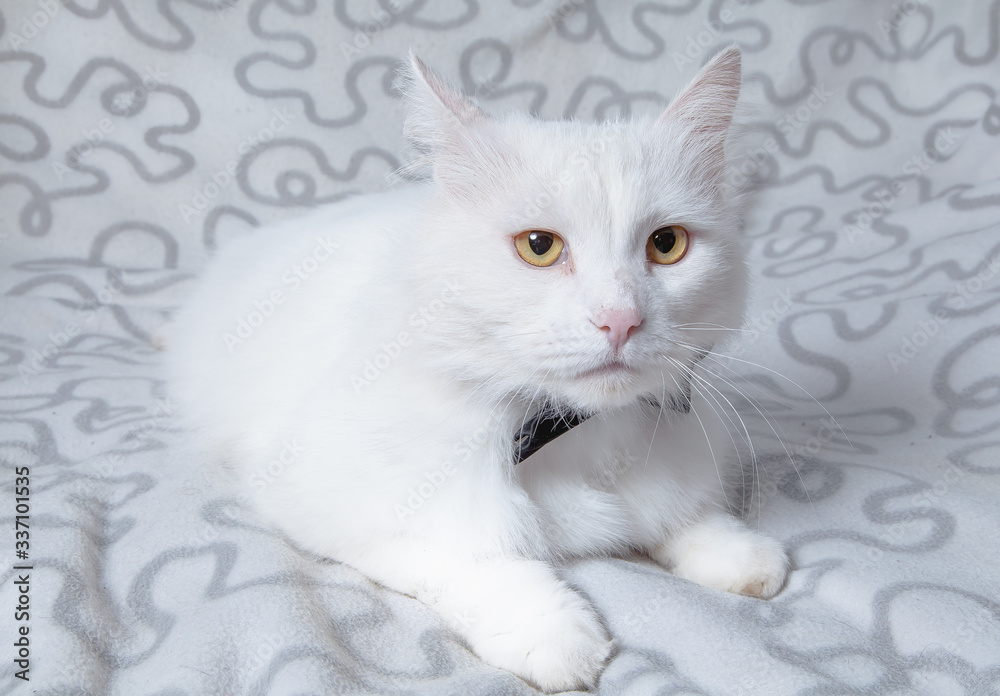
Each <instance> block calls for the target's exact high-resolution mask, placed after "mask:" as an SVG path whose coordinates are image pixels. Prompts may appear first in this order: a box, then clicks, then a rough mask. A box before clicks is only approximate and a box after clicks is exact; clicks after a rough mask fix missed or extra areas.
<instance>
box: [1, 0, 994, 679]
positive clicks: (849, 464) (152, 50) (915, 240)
mask: <svg viewBox="0 0 1000 696" xmlns="http://www.w3.org/2000/svg"><path fill="white" fill-rule="evenodd" d="M998 37H1000V1H998V0H992V1H989V2H987V1H986V0H977V1H969V2H947V1H946V0H899V1H898V2H891V1H890V0H882V1H871V2H865V1H862V0H854V1H851V2H823V1H822V0H818V1H817V0H809V1H807V0H787V1H781V0H770V1H768V2H763V1H760V0H714V1H713V2H698V0H680V1H675V0H668V1H666V2H641V3H639V2H637V3H628V4H626V3H623V2H614V1H613V0H559V1H556V0H553V1H551V2H546V1H543V0H497V1H495V2H494V1H493V0H490V1H489V2H487V1H486V0H434V1H433V2H424V1H423V0H324V1H322V2H317V1H316V0H253V1H250V0H158V2H155V3H154V2H145V1H142V0H4V1H3V2H2V4H0V463H2V464H3V467H2V471H3V474H2V476H3V478H2V481H0V491H2V493H0V519H2V528H3V533H2V535H0V580H2V582H0V645H2V646H3V647H0V665H2V671H0V693H5V694H8V693H9V694H29V693H30V694H45V695H47V696H56V695H65V696H70V695H73V694H115V695H122V696H132V695H138V694H144V695H149V696H153V695H156V696H168V695H169V696H181V695H182V694H183V695H189V696H194V695H201V694H219V695H224V694H225V695H229V694H274V695H278V694H400V695H402V694H456V695H463V696H464V695H468V694H529V693H534V691H533V690H532V689H531V688H530V687H529V686H527V685H526V684H525V683H523V682H521V681H520V680H518V679H517V678H515V677H514V676H512V675H510V674H507V673H505V672H502V671H500V670H497V669H493V668H490V667H488V666H486V665H484V664H483V663H482V662H480V661H479V660H478V659H476V657H475V656H474V655H472V654H471V653H470V652H469V651H468V649H467V648H466V647H465V646H463V645H462V644H461V642H460V641H459V640H458V639H457V638H456V636H454V635H453V634H451V633H449V632H448V631H447V630H446V629H445V628H444V627H443V625H442V623H441V622H440V620H438V618H437V617H436V616H435V615H434V614H433V613H432V612H431V611H430V610H429V609H427V608H426V607H424V606H423V605H421V604H420V603H418V602H416V601H414V600H412V599H410V598H408V597H404V596H400V595H398V594H395V593H393V592H389V591H386V590H384V589H382V588H380V587H378V586H376V585H374V584H373V583H371V582H369V581H368V580H367V579H366V578H365V577H363V576H361V575H360V574H359V573H357V572H356V571H354V570H353V569H352V568H350V567H346V566H343V565H340V564H338V563H335V562H332V561H329V560H327V559H322V558H315V557H311V556H309V555H307V554H304V553H302V552H301V551H299V550H297V549H296V548H295V547H294V546H293V545H291V544H289V543H288V542H287V541H286V540H285V539H283V538H281V537H280V536H278V535H277V534H276V533H275V532H273V531H271V530H270V529H268V528H266V527H264V526H262V525H261V524H260V523H259V522H258V521H257V520H256V519H255V518H254V516H253V514H252V513H251V512H250V511H248V510H246V509H244V508H243V507H241V506H240V505H238V504H237V503H236V502H235V501H232V500H228V499H226V498H224V497H219V496H217V495H215V494H212V493H211V488H210V487H209V486H207V485H206V482H205V480H204V476H203V474H202V473H201V468H200V464H201V460H200V458H199V455H197V454H193V453H190V452H188V451H187V450H186V449H185V438H184V435H183V433H182V432H180V431H179V430H178V428H177V424H176V421H175V418H174V413H173V407H172V405H171V403H170V401H169V399H168V398H166V395H165V392H164V388H163V383H162V379H161V376H160V372H159V366H160V363H161V355H160V353H158V352H157V350H156V349H155V348H154V347H153V344H152V339H151V337H152V336H153V335H154V334H155V332H156V331H157V329H158V328H159V327H161V326H162V325H163V324H164V323H165V321H166V320H167V319H168V317H169V313H170V311H171V309H172V308H174V307H176V306H177V305H178V304H179V303H180V302H181V301H182V300H183V297H184V293H185V291H186V289H187V288H188V287H189V286H190V280H191V279H192V278H193V277H194V276H195V275H197V274H198V272H199V270H200V269H201V268H202V267H203V265H204V264H205V263H206V261H207V260H208V258H209V257H210V256H211V253H212V251H213V249H215V248H217V247H220V246H222V245H224V244H226V243H227V241H228V240H231V239H233V238H235V237H238V236H240V235H243V234H245V233H246V232H247V231H248V230H250V229H252V228H255V227H257V226H260V225H263V224H265V223H268V222H270V221H273V220H277V219H281V218H286V217H289V216H292V215H295V214H297V213H299V212H300V211H303V210H305V209H306V208H308V207H310V206H315V205H318V204H322V203H326V202H330V201H335V200H337V199H340V198H343V197H345V196H349V195H351V194H354V193H356V192H361V191H373V190H377V189H380V188H384V187H386V186H388V185H391V182H392V179H393V177H392V172H393V171H394V170H395V169H396V167H397V166H398V165H399V164H400V163H401V162H402V161H404V158H405V150H404V145H403V140H402V134H401V115H400V108H399V99H398V95H397V94H396V93H395V92H394V90H393V87H392V77H393V74H394V70H395V68H396V66H398V65H399V62H400V60H401V59H402V58H403V57H404V56H405V55H406V52H407V50H408V49H409V48H410V47H413V48H414V49H415V50H416V51H417V53H418V54H419V55H421V56H422V57H423V58H424V59H425V60H426V61H427V62H428V63H429V64H431V65H433V66H435V67H436V68H438V69H439V70H440V71H442V72H443V73H444V74H446V75H449V76H451V77H452V78H454V79H457V80H459V81H460V83H461V85H462V87H463V88H464V89H465V90H466V91H467V92H468V93H470V94H475V95H477V96H478V97H479V99H480V101H481V102H482V103H483V104H484V105H485V107H486V108H488V109H492V110H504V109H520V110H529V111H533V112H536V113H538V114H539V115H541V116H543V117H545V118H579V119H586V120H591V119H605V118H614V117H618V116H621V115H629V114H633V113H642V112H648V111H651V110H656V109H659V108H661V107H662V105H663V104H664V103H665V97H666V96H668V95H670V94H672V93H673V92H674V90H676V89H677V88H678V87H679V86H680V85H681V84H683V83H684V82H685V81H686V80H687V79H688V78H689V77H690V76H691V75H693V73H694V72H695V70H696V69H697V67H698V66H699V65H700V64H701V63H703V62H704V61H705V60H706V59H707V58H708V56H709V55H711V53H712V52H713V51H715V50H716V49H717V48H718V47H720V46H722V45H725V44H727V43H730V42H733V41H736V42H739V43H740V44H741V45H742V46H743V48H744V61H745V63H744V65H745V74H746V94H747V96H748V98H749V99H751V100H752V101H756V102H757V103H758V104H759V108H758V109H757V110H756V111H755V112H754V113H753V114H752V115H751V117H750V118H751V123H750V124H749V132H750V139H749V140H750V142H749V146H748V150H747V152H746V154H745V155H744V158H743V160H742V161H741V163H740V167H739V172H740V176H745V177H746V179H747V181H748V183H749V185H750V186H751V187H752V188H753V191H754V193H753V207H752V210H751V214H750V218H749V220H748V225H747V230H746V235H747V237H748V242H749V244H750V247H751V258H752V261H753V268H754V272H755V276H756V284H755V294H754V302H753V307H752V310H751V313H750V316H749V319H748V323H747V326H746V329H747V331H746V332H745V334H744V339H743V341H742V342H741V343H740V344H739V345H738V346H737V347H735V348H733V350H732V351H731V357H730V358H728V359H727V360H725V361H722V362H720V363H716V364H715V367H713V368H711V369H714V370H717V371H719V373H720V374H721V375H725V376H727V379H728V381H729V382H730V383H731V386H732V390H731V392H732V393H731V398H733V399H734V400H735V401H736V402H737V403H738V405H739V407H740V410H741V412H742V414H743V418H744V419H745V420H746V423H747V425H748V428H749V430H750V432H751V433H752V436H753V437H752V440H753V444H754V448H755V452H756V455H757V459H758V473H759V485H758V486H756V487H749V486H748V487H747V488H746V490H744V491H742V496H739V495H738V493H739V492H736V493H737V496H736V497H741V498H742V503H741V504H740V507H741V508H742V512H743V514H744V515H745V516H747V517H748V518H749V519H750V520H751V523H752V524H754V525H756V526H759V527H760V528H761V529H762V530H765V531H766V532H768V533H770V534H772V535H775V536H777V537H779V538H781V539H783V540H784V541H785V542H786V543H787V544H788V546H789V548H790V549H791V550H792V553H793V557H794V561H795V569H794V572H793V573H792V575H791V580H790V583H789V585H788V586H787V588H786V589H785V590H784V591H783V592H782V593H781V594H780V595H779V596H778V597H777V598H775V599H774V600H773V601H770V602H761V601H756V600H751V599H747V598H742V597H736V596H730V595H723V594H720V593H717V592H714V591H711V590H707V589H704V588H702V587H699V586H695V585H693V584H690V583H688V582H685V581H682V580H679V579H677V578H674V577H672V576H671V575H669V574H668V573H666V572H664V571H663V570H661V569H659V568H657V567H656V566H653V565H652V564H650V563H648V562H645V561H643V560H641V559H598V560H589V561H584V562H579V563H575V564H571V565H568V566H567V567H566V568H565V569H564V573H565V577H566V578H567V579H568V580H569V581H570V582H572V583H573V584H574V585H575V586H577V587H579V588H580V590H581V591H582V592H584V593H585V594H586V595H587V596H588V597H589V598H590V599H591V600H592V601H593V602H594V603H595V605H596V606H597V608H598V610H599V611H600V612H601V614H602V615H603V617H604V618H605V620H606V622H607V625H608V626H609V628H610V630H611V632H612V633H613V635H614V636H615V639H616V643H617V648H616V651H615V653H614V655H613V659H612V660H611V662H610V664H609V666H608V668H607V671H606V672H605V673H604V675H603V677H602V679H601V683H600V692H601V693H606V694H691V695H693V694H703V695H712V696H716V695H718V696H723V695H725V696H734V695H739V696H758V695H759V696H782V695H785V694H803V695H804V694H810V695H819V694H829V695H831V696H832V695H834V694H836V695H840V694H926V695H928V696H938V695H945V694H977V695H979V694H984V695H985V694H997V693H1000V597H998V595H1000V553H998V549H1000V506H998V505H997V500H998V498H1000V477H998V475H997V474H998V473H1000V374H998V366H1000V363H998V361H997V357H996V356H997V354H998V350H1000V278H998V271H1000V147H998V145H1000V103H998V99H997V91H998V89H1000V58H998V42H1000V39H998ZM706 366H707V367H708V365H707V364H706ZM739 503H740V501H739V500H737V499H736V498H734V504H739Z"/></svg>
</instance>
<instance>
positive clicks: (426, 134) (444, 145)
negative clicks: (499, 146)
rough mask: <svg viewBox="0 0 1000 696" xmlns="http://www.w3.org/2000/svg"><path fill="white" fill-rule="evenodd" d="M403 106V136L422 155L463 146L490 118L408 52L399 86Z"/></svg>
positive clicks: (432, 154)
mask: <svg viewBox="0 0 1000 696" xmlns="http://www.w3.org/2000/svg"><path fill="white" fill-rule="evenodd" d="M402 91H403V98H404V102H405V104H406V111H407V114H406V123H405V125H404V130H405V132H406V136H407V137H408V138H409V139H410V140H411V141H412V142H413V144H414V145H415V146H416V147H417V149H419V150H420V151H421V152H423V153H424V154H427V155H430V156H431V157H432V158H433V157H434V155H436V154H439V153H441V152H442V151H445V152H447V151H454V150H455V149H460V148H462V147H463V145H465V146H467V145H468V142H469V136H470V135H471V132H472V130H474V129H475V128H476V126H477V125H480V124H482V123H484V122H486V121H489V120H490V116H488V115H487V114H486V112H485V111H483V110H482V109H480V108H479V107H478V106H477V105H476V103H475V102H473V101H472V100H471V99H469V98H468V97H467V96H465V95H464V94H462V92H461V91H459V90H458V89H457V88H455V87H453V86H452V85H450V84H448V82H446V81H445V80H444V78H442V77H441V76H440V75H438V74H437V73H435V72H434V71H433V70H431V69H430V68H428V67H427V66H426V65H425V64H424V62H423V61H422V60H420V59H419V58H417V56H416V55H415V54H414V53H413V52H412V51H411V52H410V65H409V66H408V70H407V71H406V72H405V73H404V82H403V85H402Z"/></svg>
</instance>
